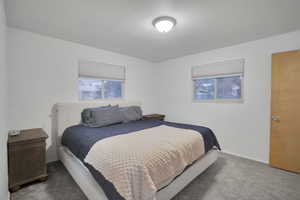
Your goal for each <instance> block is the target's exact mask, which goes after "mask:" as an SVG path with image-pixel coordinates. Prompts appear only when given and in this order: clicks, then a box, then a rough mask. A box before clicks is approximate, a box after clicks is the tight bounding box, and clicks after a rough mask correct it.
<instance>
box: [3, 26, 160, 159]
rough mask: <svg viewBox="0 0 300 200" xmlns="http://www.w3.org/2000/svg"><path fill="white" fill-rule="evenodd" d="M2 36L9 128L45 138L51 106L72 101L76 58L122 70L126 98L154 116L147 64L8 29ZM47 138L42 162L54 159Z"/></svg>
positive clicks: (75, 92) (150, 71)
mask: <svg viewBox="0 0 300 200" xmlns="http://www.w3.org/2000/svg"><path fill="white" fill-rule="evenodd" d="M7 36H8V66H9V77H8V79H9V123H8V125H9V128H11V129H26V128H34V127H41V128H44V130H46V132H47V133H48V134H49V135H50V134H51V116H50V114H51V109H52V106H53V105H54V104H55V103H57V102H69V101H78V88H77V85H78V83H77V77H78V60H79V59H85V60H91V61H100V62H106V63H111V64H119V65H125V66H126V82H125V96H126V99H132V100H140V101H142V105H143V110H144V112H145V113H150V112H155V111H156V110H155V108H156V104H155V100H156V99H155V95H153V92H154V87H153V84H152V79H151V78H152V77H153V72H154V71H153V64H152V63H149V62H146V61H143V60H140V59H136V58H132V57H128V56H123V55H120V54H116V53H112V52H108V51H103V50H99V49H95V48H91V47H87V46H83V45H79V44H76V43H72V42H67V41H63V40H59V39H54V38H50V37H46V36H42V35H38V34H34V33H30V32H26V31H22V30H18V29H11V28H9V29H8V35H7ZM50 137H51V135H50ZM53 139H54V137H52V138H50V139H48V140H47V143H48V144H47V156H48V161H53V160H55V159H56V153H55V152H56V150H55V146H54V145H53V143H52V142H51V141H52V140H53Z"/></svg>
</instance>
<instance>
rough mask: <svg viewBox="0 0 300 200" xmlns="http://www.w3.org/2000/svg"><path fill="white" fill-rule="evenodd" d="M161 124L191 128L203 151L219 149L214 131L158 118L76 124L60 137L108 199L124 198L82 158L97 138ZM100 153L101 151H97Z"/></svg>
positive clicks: (128, 132) (122, 199) (117, 199)
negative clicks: (99, 125)
mask: <svg viewBox="0 0 300 200" xmlns="http://www.w3.org/2000/svg"><path fill="white" fill-rule="evenodd" d="M161 125H167V126H171V127H176V128H183V129H192V130H195V131H197V132H198V133H199V134H201V135H202V137H203V139H204V145H205V152H206V153H207V152H209V151H210V150H211V149H213V148H218V149H220V146H219V144H218V141H217V139H216V137H215V135H214V133H213V132H212V131H211V130H210V129H209V128H206V127H201V126H194V125H188V124H179V123H172V122H165V121H159V120H151V119H150V120H140V121H134V122H130V123H125V124H116V125H112V126H107V127H102V128H89V127H85V126H83V125H76V126H72V127H69V128H67V129H66V130H65V132H64V134H63V137H62V144H63V145H64V146H65V147H67V148H68V149H69V150H70V151H71V152H72V154H73V155H75V156H76V157H77V158H78V159H79V160H80V161H81V162H82V163H83V164H84V165H85V167H86V168H87V169H88V170H89V172H90V173H91V174H92V176H93V177H94V178H95V180H96V181H97V182H98V184H99V185H100V186H101V188H102V189H103V191H104V193H105V194H106V196H107V197H108V199H110V200H124V198H123V197H122V196H121V195H120V194H119V193H118V192H117V191H116V189H115V187H114V185H113V184H112V183H110V182H109V181H107V180H106V179H105V177H104V176H103V175H102V174H101V173H100V172H99V171H97V170H95V169H94V168H93V167H92V166H91V165H89V164H88V163H85V162H84V158H85V157H86V155H87V153H88V152H89V150H90V149H91V147H92V146H93V145H94V144H95V143H96V142H97V141H99V140H102V139H105V138H108V137H112V136H116V135H122V134H130V133H131V132H136V131H139V130H143V129H147V128H153V127H157V126H161ZM99 153H101V152H99Z"/></svg>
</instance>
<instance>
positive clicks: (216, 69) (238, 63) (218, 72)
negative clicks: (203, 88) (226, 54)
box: [192, 59, 245, 79]
mask: <svg viewBox="0 0 300 200" xmlns="http://www.w3.org/2000/svg"><path fill="white" fill-rule="evenodd" d="M244 63H245V59H237V60H229V61H224V62H217V63H211V64H206V65H201V66H194V67H192V79H198V78H203V77H218V76H227V75H233V74H243V73H244Z"/></svg>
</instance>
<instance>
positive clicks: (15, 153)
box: [7, 129, 48, 192]
mask: <svg viewBox="0 0 300 200" xmlns="http://www.w3.org/2000/svg"><path fill="white" fill-rule="evenodd" d="M47 138H48V135H47V134H46V133H45V132H44V131H43V129H30V130H22V131H21V133H20V134H19V135H17V136H9V137H8V142H7V148H8V151H7V152H8V177H9V189H10V191H11V192H14V191H17V190H18V189H19V188H20V186H21V185H23V184H26V183H29V182H32V181H35V180H40V181H45V180H47V177H48V175H47V166H46V139H47Z"/></svg>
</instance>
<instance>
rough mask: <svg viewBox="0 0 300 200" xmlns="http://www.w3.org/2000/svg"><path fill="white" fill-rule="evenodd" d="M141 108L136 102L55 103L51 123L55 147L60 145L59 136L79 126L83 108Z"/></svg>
mask: <svg viewBox="0 0 300 200" xmlns="http://www.w3.org/2000/svg"><path fill="white" fill-rule="evenodd" d="M109 104H110V105H119V106H120V107H125V106H134V105H136V106H141V103H140V102H138V101H105V102H75V103H57V104H56V105H55V109H54V110H55V120H54V121H53V123H55V124H53V125H54V126H53V127H54V129H55V132H56V133H55V134H56V135H57V139H56V145H57V147H58V148H59V147H60V145H61V136H62V134H63V132H64V130H65V129H66V128H68V127H70V126H73V125H76V124H79V123H80V121H81V112H82V110H83V109H85V108H92V107H99V106H106V105H109Z"/></svg>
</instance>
